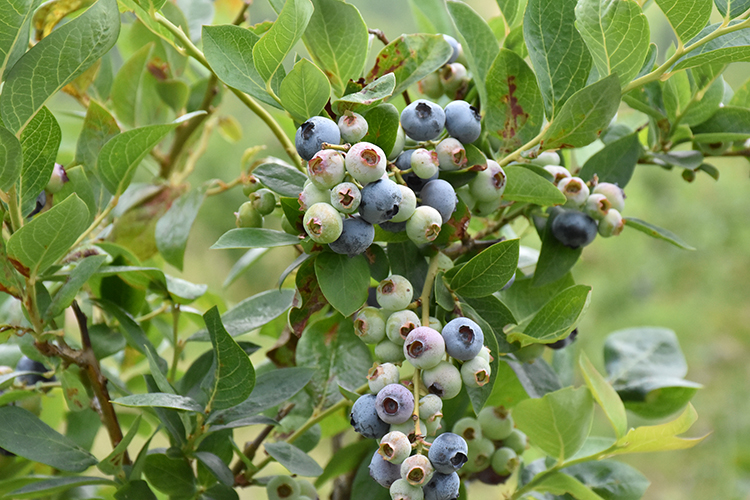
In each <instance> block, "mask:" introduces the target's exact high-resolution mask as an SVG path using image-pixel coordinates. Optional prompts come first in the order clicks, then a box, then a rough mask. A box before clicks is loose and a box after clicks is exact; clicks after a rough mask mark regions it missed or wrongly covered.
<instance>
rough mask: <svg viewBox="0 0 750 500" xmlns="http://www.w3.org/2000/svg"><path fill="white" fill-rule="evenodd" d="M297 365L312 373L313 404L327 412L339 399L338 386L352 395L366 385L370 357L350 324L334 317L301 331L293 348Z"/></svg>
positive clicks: (370, 364)
mask: <svg viewBox="0 0 750 500" xmlns="http://www.w3.org/2000/svg"><path fill="white" fill-rule="evenodd" d="M297 365H298V366H301V367H307V368H312V369H314V370H315V374H314V375H313V378H312V380H311V381H310V390H311V395H312V397H313V402H314V403H315V405H316V406H317V407H320V408H327V407H329V406H331V405H332V404H334V403H336V402H337V401H339V400H340V399H341V398H342V397H343V396H342V395H341V393H340V392H339V389H338V388H339V386H341V387H344V388H346V389H349V390H350V391H355V390H357V389H358V388H359V387H360V386H361V385H363V384H364V383H365V382H367V378H366V377H365V374H366V373H367V370H368V369H369V368H370V367H372V357H371V355H370V350H369V349H368V348H367V346H366V345H365V344H364V343H363V342H362V341H361V340H360V339H359V338H358V337H357V336H356V335H355V334H354V326H353V324H352V322H351V321H347V320H345V319H343V318H342V317H341V316H340V315H338V314H336V315H333V316H331V317H329V318H325V319H322V320H320V321H317V322H315V323H312V324H310V325H309V326H308V327H307V328H306V329H305V331H304V332H303V333H302V337H301V338H300V340H299V343H298V344H297Z"/></svg>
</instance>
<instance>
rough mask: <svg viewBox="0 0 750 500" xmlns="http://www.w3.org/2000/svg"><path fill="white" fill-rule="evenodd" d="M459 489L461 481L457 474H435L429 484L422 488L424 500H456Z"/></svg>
mask: <svg viewBox="0 0 750 500" xmlns="http://www.w3.org/2000/svg"><path fill="white" fill-rule="evenodd" d="M460 487H461V479H460V478H459V477H458V474H457V473H455V472H453V473H451V474H441V473H439V472H436V473H435V474H434V475H433V476H432V479H431V480H430V482H429V483H427V484H426V485H425V487H424V488H422V490H423V491H424V500H456V499H457V498H458V490H459V488H460Z"/></svg>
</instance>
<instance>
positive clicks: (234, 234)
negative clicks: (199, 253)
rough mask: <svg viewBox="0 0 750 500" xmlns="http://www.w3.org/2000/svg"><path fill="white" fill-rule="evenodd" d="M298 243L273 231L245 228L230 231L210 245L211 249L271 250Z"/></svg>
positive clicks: (285, 235) (296, 240)
mask: <svg viewBox="0 0 750 500" xmlns="http://www.w3.org/2000/svg"><path fill="white" fill-rule="evenodd" d="M299 242H300V239H299V238H298V237H297V236H294V235H291V234H287V233H284V232H281V231H274V230H273V229H263V228H254V227H246V228H239V229H230V230H229V231H227V232H226V233H224V234H223V235H221V238H219V240H218V241H217V242H216V243H214V244H213V245H211V249H213V250H217V249H225V248H271V247H283V246H287V245H296V244H297V243H299Z"/></svg>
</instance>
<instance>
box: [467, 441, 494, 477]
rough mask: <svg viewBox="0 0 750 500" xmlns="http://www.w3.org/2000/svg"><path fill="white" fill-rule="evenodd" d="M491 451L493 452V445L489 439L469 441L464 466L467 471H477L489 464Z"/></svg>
mask: <svg viewBox="0 0 750 500" xmlns="http://www.w3.org/2000/svg"><path fill="white" fill-rule="evenodd" d="M493 453H495V445H494V443H493V442H492V441H490V440H489V439H487V438H481V439H475V440H474V441H469V453H468V454H467V457H468V460H467V462H466V465H465V466H464V467H466V470H467V471H469V472H479V471H480V470H483V469H485V468H487V467H488V466H489V465H490V461H491V460H492V454H493Z"/></svg>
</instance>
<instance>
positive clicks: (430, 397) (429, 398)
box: [419, 394, 443, 420]
mask: <svg viewBox="0 0 750 500" xmlns="http://www.w3.org/2000/svg"><path fill="white" fill-rule="evenodd" d="M442 411H443V400H442V399H440V398H439V397H437V396H435V395H434V394H427V395H426V396H422V397H421V398H419V416H420V417H421V418H424V419H425V420H434V419H435V418H439V417H442V416H443V414H442V413H441V412H442Z"/></svg>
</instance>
